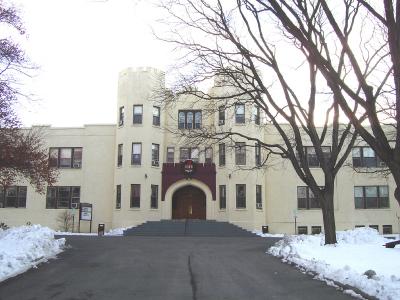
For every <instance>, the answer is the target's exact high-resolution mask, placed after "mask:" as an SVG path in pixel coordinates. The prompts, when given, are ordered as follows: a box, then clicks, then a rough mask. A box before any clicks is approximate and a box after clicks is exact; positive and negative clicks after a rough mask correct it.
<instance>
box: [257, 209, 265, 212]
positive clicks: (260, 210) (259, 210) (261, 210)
mask: <svg viewBox="0 0 400 300" xmlns="http://www.w3.org/2000/svg"><path fill="white" fill-rule="evenodd" d="M256 211H258V212H263V211H264V209H262V208H256Z"/></svg>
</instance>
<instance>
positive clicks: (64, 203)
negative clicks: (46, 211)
mask: <svg viewBox="0 0 400 300" xmlns="http://www.w3.org/2000/svg"><path fill="white" fill-rule="evenodd" d="M70 203H71V189H70V187H59V188H58V197H57V208H70Z"/></svg>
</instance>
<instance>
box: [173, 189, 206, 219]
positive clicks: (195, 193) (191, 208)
mask: <svg viewBox="0 0 400 300" xmlns="http://www.w3.org/2000/svg"><path fill="white" fill-rule="evenodd" d="M172 219H204V220H205V219H206V195H205V194H204V192H203V191H202V190H201V189H199V188H197V187H194V186H191V185H188V186H184V187H182V188H180V189H179V190H177V191H176V192H175V193H174V195H173V196H172Z"/></svg>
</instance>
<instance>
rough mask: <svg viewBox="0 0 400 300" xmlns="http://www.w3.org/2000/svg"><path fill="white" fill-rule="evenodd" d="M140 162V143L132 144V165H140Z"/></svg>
mask: <svg viewBox="0 0 400 300" xmlns="http://www.w3.org/2000/svg"><path fill="white" fill-rule="evenodd" d="M141 163H142V144H140V143H133V144H132V165H140V164H141Z"/></svg>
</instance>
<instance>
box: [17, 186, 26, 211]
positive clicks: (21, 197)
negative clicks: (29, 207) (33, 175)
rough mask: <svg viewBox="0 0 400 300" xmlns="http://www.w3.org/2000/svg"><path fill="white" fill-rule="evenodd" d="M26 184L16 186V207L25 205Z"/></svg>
mask: <svg viewBox="0 0 400 300" xmlns="http://www.w3.org/2000/svg"><path fill="white" fill-rule="evenodd" d="M26 191H27V187H26V186H19V187H18V207H26Z"/></svg>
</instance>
